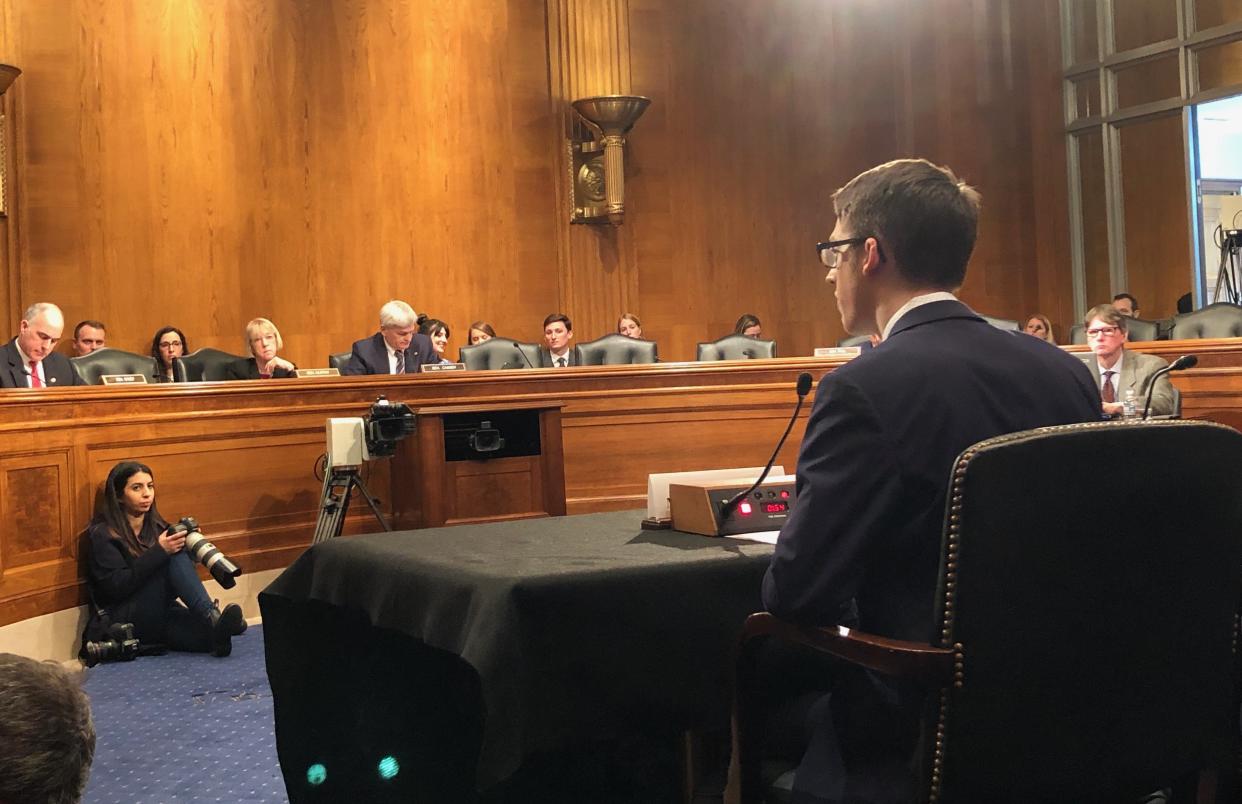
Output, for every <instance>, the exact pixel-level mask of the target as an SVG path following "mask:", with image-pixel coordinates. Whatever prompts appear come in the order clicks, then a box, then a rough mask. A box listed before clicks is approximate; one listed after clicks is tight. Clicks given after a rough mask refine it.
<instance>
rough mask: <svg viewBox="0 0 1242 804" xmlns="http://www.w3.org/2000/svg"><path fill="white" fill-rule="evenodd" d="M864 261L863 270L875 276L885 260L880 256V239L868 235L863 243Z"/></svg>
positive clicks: (868, 274) (866, 273)
mask: <svg viewBox="0 0 1242 804" xmlns="http://www.w3.org/2000/svg"><path fill="white" fill-rule="evenodd" d="M862 247H863V255H864V256H863V262H862V272H863V274H865V275H867V276H873V275H874V274H875V273H876V272H877V271H878V270H879V269H880V267H881V266H883V265H884V264H885V261H884V260H883V259H882V258H881V257H880V241H878V240H876V239H875V238H874V237H868V238H867V239H866V241H864V242H863V244H862Z"/></svg>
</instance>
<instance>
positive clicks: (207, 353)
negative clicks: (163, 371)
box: [173, 347, 250, 382]
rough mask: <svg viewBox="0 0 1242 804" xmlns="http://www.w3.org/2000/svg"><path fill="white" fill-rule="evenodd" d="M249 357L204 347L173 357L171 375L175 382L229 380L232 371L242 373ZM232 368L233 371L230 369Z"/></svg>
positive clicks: (231, 377)
mask: <svg viewBox="0 0 1242 804" xmlns="http://www.w3.org/2000/svg"><path fill="white" fill-rule="evenodd" d="M249 359H250V358H248V357H242V356H241V355H231V354H229V353H228V352H221V351H220V350H219V349H212V348H210V347H204V348H202V349H199V350H198V351H196V352H191V353H190V354H188V355H184V356H182V357H174V358H173V376H174V377H175V378H176V379H177V382H214V381H216V380H231V379H233V375H234V372H236V373H237V374H243V372H245V368H246V367H245V365H244V364H245V363H246V361H247V360H249ZM230 369H233V371H230ZM243 376H244V374H243Z"/></svg>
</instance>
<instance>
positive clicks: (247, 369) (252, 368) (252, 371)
mask: <svg viewBox="0 0 1242 804" xmlns="http://www.w3.org/2000/svg"><path fill="white" fill-rule="evenodd" d="M295 371H296V369H295ZM292 376H294V374H293V372H292V371H287V370H285V369H282V368H278V369H276V370H275V371H273V372H272V377H273V378H274V379H277V380H280V379H284V378H286V377H292ZM229 379H230V380H257V379H259V361H257V360H255V359H254V358H253V357H251V358H247V359H246V360H245V361H244V362H242V361H239V362H238V363H237V364H236V365H233V366H230V367H229Z"/></svg>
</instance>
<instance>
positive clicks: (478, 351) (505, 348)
mask: <svg viewBox="0 0 1242 804" xmlns="http://www.w3.org/2000/svg"><path fill="white" fill-rule="evenodd" d="M539 351H540V349H539V345H538V344H535V343H523V342H521V341H515V340H512V339H510V338H491V339H490V340H486V341H483V342H482V343H476V344H475V345H474V346H463V347H461V362H463V363H465V364H466V368H468V369H470V370H471V371H484V370H495V369H515V368H539V367H540V357H539Z"/></svg>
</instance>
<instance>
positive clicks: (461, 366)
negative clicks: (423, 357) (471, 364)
mask: <svg viewBox="0 0 1242 804" xmlns="http://www.w3.org/2000/svg"><path fill="white" fill-rule="evenodd" d="M465 370H466V364H465V363H428V364H427V365H425V366H423V367H422V368H421V369H420V371H423V372H428V371H465Z"/></svg>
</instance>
